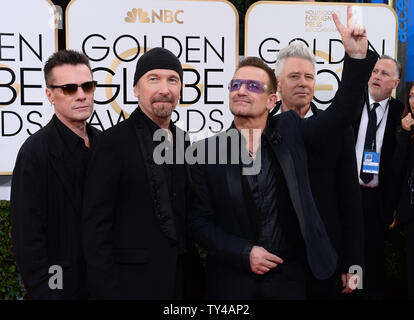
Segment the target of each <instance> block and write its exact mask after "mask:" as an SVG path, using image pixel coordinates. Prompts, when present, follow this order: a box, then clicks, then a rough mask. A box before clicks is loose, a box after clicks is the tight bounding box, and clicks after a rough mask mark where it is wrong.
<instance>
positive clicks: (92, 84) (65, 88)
mask: <svg viewBox="0 0 414 320" xmlns="http://www.w3.org/2000/svg"><path fill="white" fill-rule="evenodd" d="M97 84H98V82H97V81H87V82H84V83H82V84H79V85H78V84H76V83H68V84H62V85H60V86H54V85H48V88H52V89H57V88H60V89H62V92H63V94H64V95H67V96H72V95H74V94H75V93H76V92H77V91H78V87H81V88H82V90H83V92H85V93H92V92H94V91H95V89H96V85H97Z"/></svg>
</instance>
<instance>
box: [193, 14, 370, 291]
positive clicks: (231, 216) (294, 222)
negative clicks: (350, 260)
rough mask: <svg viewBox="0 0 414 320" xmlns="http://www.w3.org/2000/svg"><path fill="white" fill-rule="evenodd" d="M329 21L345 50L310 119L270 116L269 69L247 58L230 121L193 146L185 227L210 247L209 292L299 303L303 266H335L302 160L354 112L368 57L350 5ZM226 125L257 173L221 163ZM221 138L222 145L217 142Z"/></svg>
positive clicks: (236, 79) (228, 149) (321, 275)
mask: <svg viewBox="0 0 414 320" xmlns="http://www.w3.org/2000/svg"><path fill="white" fill-rule="evenodd" d="M333 19H334V22H335V24H336V26H337V29H338V31H339V33H340V34H341V37H342V42H343V45H344V47H345V51H346V53H347V55H346V57H345V61H344V69H343V73H342V82H341V84H340V87H339V89H338V92H337V94H336V97H335V100H334V102H333V104H332V105H331V107H330V108H329V109H328V110H327V111H325V112H324V113H323V114H321V115H320V116H318V117H315V118H313V119H309V120H304V119H301V118H300V117H299V115H298V114H297V113H295V112H293V111H290V112H284V113H282V114H281V115H278V116H276V117H271V118H268V114H269V110H270V109H271V108H272V107H273V106H274V104H275V102H276V79H275V75H274V73H273V72H271V69H270V68H269V67H268V66H267V65H265V64H264V63H263V62H261V61H260V59H258V58H246V59H245V60H243V61H242V62H241V63H240V65H239V67H238V68H237V70H236V72H235V74H234V76H233V80H232V81H231V82H230V85H229V90H230V96H229V100H230V110H231V112H232V113H233V115H234V122H233V124H232V127H231V128H230V129H229V130H228V131H227V132H224V133H221V134H219V135H217V136H214V137H212V138H209V139H207V140H204V141H202V142H200V144H203V143H205V150H207V154H206V155H205V157H206V158H205V161H206V163H207V164H205V165H203V164H196V165H194V166H193V167H192V178H193V185H194V195H195V196H194V201H193V204H192V207H191V210H190V216H189V222H188V224H189V230H190V234H191V236H192V237H193V238H194V240H195V241H196V242H198V244H199V245H200V246H202V247H204V248H205V249H207V262H206V282H205V283H206V289H207V292H206V296H207V298H211V299H305V298H306V286H305V282H306V280H305V275H306V272H307V270H309V269H310V271H311V272H312V274H313V276H315V278H317V279H318V280H325V279H328V278H330V277H331V276H332V275H333V273H334V272H335V269H336V266H337V262H338V257H337V253H336V252H335V249H334V247H333V245H332V243H331V240H330V239H329V236H328V234H327V231H326V230H325V226H324V223H323V221H322V219H321V217H320V216H319V212H318V210H317V208H316V206H315V203H314V200H313V196H312V191H311V188H310V183H309V178H308V167H307V158H308V157H312V156H314V155H315V154H317V153H318V151H319V150H321V149H322V148H323V146H321V143H320V141H322V140H323V141H327V142H329V141H330V140H331V139H333V138H334V137H337V136H339V135H341V134H342V133H343V131H344V130H345V129H346V127H348V126H349V125H350V124H351V123H352V121H353V120H354V119H355V118H356V117H357V116H358V109H357V106H358V105H359V102H360V100H361V97H362V93H363V91H364V87H365V83H366V81H367V79H368V78H369V74H370V71H371V69H372V67H373V65H374V63H375V57H374V54H373V53H372V52H370V51H368V53H367V48H368V41H367V38H366V32H365V29H364V28H363V27H362V26H356V25H354V24H353V20H352V14H351V10H350V7H349V8H348V23H347V27H345V26H344V25H342V23H341V22H340V21H339V19H338V17H337V16H336V14H333ZM231 130H233V131H232V132H234V130H237V132H239V137H240V140H241V141H242V143H241V145H242V146H241V148H240V155H239V154H237V156H238V157H239V156H240V157H241V158H242V159H243V158H244V159H245V156H243V153H248V154H250V157H251V159H252V161H253V164H255V162H258V161H259V162H260V164H259V165H258V167H259V168H260V170H259V172H254V173H253V174H250V175H247V174H245V172H246V171H245V170H244V169H246V167H247V166H248V165H249V164H246V163H245V162H244V161H242V162H243V163H242V164H240V162H239V163H234V162H232V163H227V164H224V165H220V164H219V159H220V158H221V155H222V154H223V153H226V154H227V159H230V158H229V156H231V155H233V153H234V151H233V150H234V149H232V148H233V147H236V148H237V147H238V145H236V146H234V144H232V143H230V142H229V140H230V141H232V140H233V138H234V134H232V135H230V134H229V131H231ZM254 133H256V134H254ZM257 133H259V134H257ZM227 137H228V138H229V139H227V142H228V143H227V146H226V145H225V144H223V143H221V144H220V143H219V142H222V141H223V140H224V141H225V139H226V138H227ZM230 138H232V139H230ZM214 142H215V143H214ZM209 145H213V146H214V145H215V146H216V149H215V150H214V149H213V150H210V149H211V148H209ZM223 145H224V149H223ZM257 146H260V147H257ZM200 149H202V148H200ZM211 151H215V155H214V154H213V155H212V154H211V153H213V152H211ZM214 157H215V158H216V159H215V160H216V163H214V161H211V158H214ZM238 157H237V158H238ZM211 162H213V163H211Z"/></svg>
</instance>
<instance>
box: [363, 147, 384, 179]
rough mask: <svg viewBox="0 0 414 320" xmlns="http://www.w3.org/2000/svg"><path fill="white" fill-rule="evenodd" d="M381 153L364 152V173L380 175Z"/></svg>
mask: <svg viewBox="0 0 414 320" xmlns="http://www.w3.org/2000/svg"><path fill="white" fill-rule="evenodd" d="M379 160H380V154H379V152H374V151H370V150H364V158H363V163H362V172H364V173H373V174H378V173H379Z"/></svg>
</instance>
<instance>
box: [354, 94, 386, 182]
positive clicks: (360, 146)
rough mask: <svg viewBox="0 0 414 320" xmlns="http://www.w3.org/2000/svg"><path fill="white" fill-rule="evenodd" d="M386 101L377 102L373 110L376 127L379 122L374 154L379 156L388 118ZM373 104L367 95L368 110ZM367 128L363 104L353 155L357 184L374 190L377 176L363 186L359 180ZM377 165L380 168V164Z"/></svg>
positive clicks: (365, 110)
mask: <svg viewBox="0 0 414 320" xmlns="http://www.w3.org/2000/svg"><path fill="white" fill-rule="evenodd" d="M388 101H389V99H385V100H382V101H380V102H379V104H380V105H379V106H378V107H377V109H376V110H375V112H376V114H377V126H378V124H379V123H380V121H381V124H380V126H379V127H378V128H377V132H376V136H375V137H376V152H379V153H380V155H381V149H382V142H383V141H384V132H385V126H386V124H387V117H388V110H389V107H388ZM374 103H375V101H374V99H372V97H371V95H369V109H370V110H372V107H373V105H374ZM381 119H382V120H381ZM367 126H368V113H367V106H366V103H365V104H364V109H363V110H362V115H361V123H360V124H359V130H358V138H357V141H356V145H355V155H356V161H357V165H358V179H359V184H360V185H361V186H365V187H369V188H375V187H378V175H377V174H374V177H373V179H372V180H371V181H370V182H369V183H368V184H365V183H364V182H363V181H362V180H361V178H359V174H360V172H361V162H362V153H363V151H364V145H365V135H366V133H367ZM380 158H381V157H380ZM379 165H380V167H381V162H380V164H379Z"/></svg>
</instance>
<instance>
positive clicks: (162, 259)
mask: <svg viewBox="0 0 414 320" xmlns="http://www.w3.org/2000/svg"><path fill="white" fill-rule="evenodd" d="M138 108H139V107H138ZM142 117H144V115H143V113H142V112H141V111H140V110H138V109H136V110H135V111H134V112H133V113H132V114H131V116H130V118H129V119H127V120H125V121H123V122H121V123H120V124H118V125H116V126H115V127H112V128H110V129H108V130H106V131H105V132H103V133H102V134H101V135H100V136H99V139H97V142H96V143H95V144H94V145H93V146H92V154H91V159H90V162H89V167H88V173H87V177H86V183H85V196H84V211H83V220H82V221H83V239H84V243H85V246H84V248H85V259H86V263H87V269H88V279H89V287H90V291H91V295H92V298H94V299H172V298H174V294H175V280H176V276H177V259H178V257H179V248H178V246H177V240H178V237H179V236H180V235H181V234H180V233H179V232H184V230H185V220H186V213H187V206H188V199H189V198H188V197H189V191H190V181H189V175H188V174H187V173H188V169H187V168H186V165H184V164H181V165H180V164H177V165H176V167H177V171H176V172H177V177H175V178H174V183H175V184H176V186H177V189H180V190H186V191H185V192H182V193H176V194H173V195H170V194H169V191H168V187H167V184H166V183H165V181H166V178H165V175H164V171H163V167H162V166H159V165H156V164H155V163H154V160H153V150H154V145H153V139H152V136H151V134H150V133H149V130H148V128H147V127H146V123H145V122H144V120H145V119H144V118H142ZM173 129H174V127H173ZM175 130H177V132H178V131H179V130H180V129H178V128H175ZM179 142H181V143H183V141H179ZM177 148H178V146H177ZM183 148H184V147H183ZM173 208H174V209H175V212H177V213H178V215H179V216H178V217H177V219H176V220H175V219H174V218H173V211H172V210H173ZM187 249H188V250H189V252H190V253H191V254H195V253H194V252H193V251H192V250H193V249H194V247H191V246H188V248H187ZM188 256H189V255H188V254H187V255H185V256H184V257H183V259H184V264H185V267H187V265H188V264H187V263H186V262H187V261H188V260H190V261H191V262H193V260H192V258H193V257H194V256H191V259H187V258H188ZM200 266H201V265H200ZM197 267H198V266H197V265H196V266H194V265H192V266H190V267H189V268H190V270H187V271H188V272H187V271H185V274H184V277H185V279H189V278H190V274H192V273H191V272H190V271H191V269H197ZM194 271H196V270H194ZM192 280H193V281H194V283H192V285H197V280H194V279H192ZM186 294H187V292H186ZM189 294H191V293H189Z"/></svg>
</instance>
